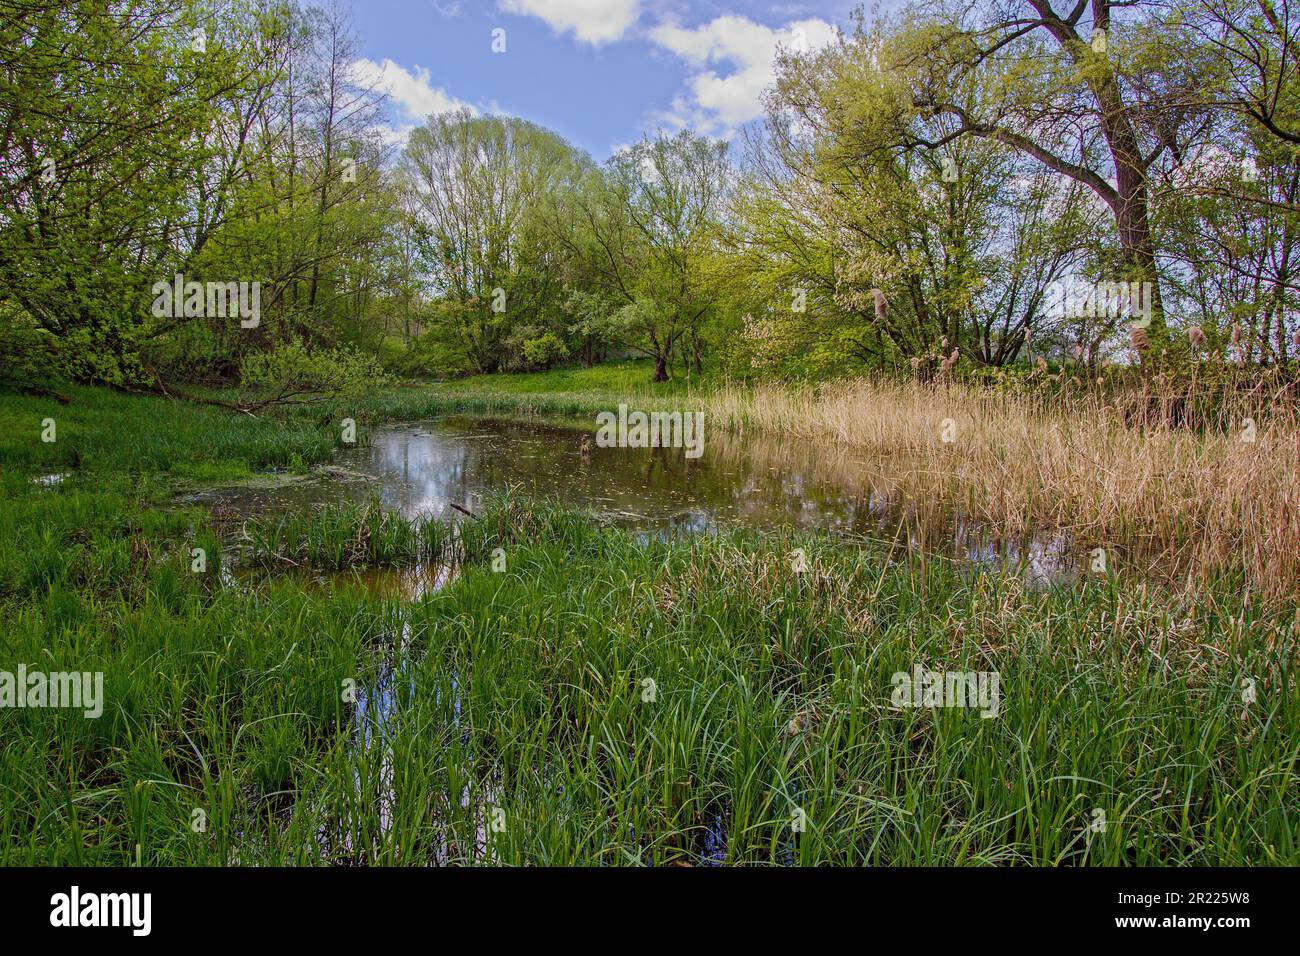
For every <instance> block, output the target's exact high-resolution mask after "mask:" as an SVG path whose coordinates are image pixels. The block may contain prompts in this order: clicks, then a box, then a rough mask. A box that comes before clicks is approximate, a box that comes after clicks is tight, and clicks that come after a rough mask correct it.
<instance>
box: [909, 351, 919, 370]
mask: <svg viewBox="0 0 1300 956" xmlns="http://www.w3.org/2000/svg"><path fill="white" fill-rule="evenodd" d="M908 361H910V362H911V363H912V371H913V372H915V371H916V370H917V369H918V368H920V367H921V359H920V357H919V356H916V355H913V356H912V357H911V358H910V359H909V360H908Z"/></svg>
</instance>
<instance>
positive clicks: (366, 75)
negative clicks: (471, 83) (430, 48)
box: [354, 58, 473, 121]
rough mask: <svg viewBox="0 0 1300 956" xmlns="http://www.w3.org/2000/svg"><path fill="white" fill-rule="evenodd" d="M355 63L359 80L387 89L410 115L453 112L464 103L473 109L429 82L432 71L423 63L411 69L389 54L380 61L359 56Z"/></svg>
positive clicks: (418, 118)
mask: <svg viewBox="0 0 1300 956" xmlns="http://www.w3.org/2000/svg"><path fill="white" fill-rule="evenodd" d="M354 66H355V69H356V73H357V79H358V80H360V81H361V82H362V83H365V84H366V85H367V86H375V87H378V88H380V89H383V90H387V91H388V94H389V95H390V96H391V97H392V98H393V101H394V102H395V103H397V105H398V106H400V107H401V108H402V110H403V111H404V112H405V113H406V115H407V117H408V118H410V119H413V120H416V121H422V120H424V119H425V117H427V116H428V115H429V114H430V113H450V112H451V111H452V110H458V109H460V108H461V107H466V108H468V109H470V110H473V107H472V106H470V104H469V103H466V102H464V101H463V100H458V99H456V97H454V96H452V95H451V94H450V93H448V92H447V91H446V90H444V89H443V88H442V87H435V86H434V85H433V84H432V83H430V82H429V71H428V70H427V69H425V68H424V67H422V66H418V65H417V66H416V67H415V68H414V70H408V69H406V67H404V66H402V65H401V64H400V63H395V62H393V61H392V60H390V59H387V58H385V59H384V60H382V61H381V62H379V63H376V62H375V61H374V60H357V62H356V63H355V64H354Z"/></svg>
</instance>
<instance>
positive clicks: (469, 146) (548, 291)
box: [402, 110, 582, 372]
mask: <svg viewBox="0 0 1300 956" xmlns="http://www.w3.org/2000/svg"><path fill="white" fill-rule="evenodd" d="M581 167H582V156H581V155H580V154H579V153H578V152H577V151H575V150H574V149H573V147H572V146H570V145H569V144H568V143H566V142H565V141H564V140H562V139H561V138H560V137H558V136H556V135H555V134H554V133H552V132H550V131H548V130H545V129H542V128H541V127H540V126H537V125H535V124H533V123H529V122H526V121H524V120H520V119H515V118H513V117H498V116H475V115H473V114H472V113H470V112H469V111H467V110H460V111H458V112H454V113H446V114H439V115H434V116H430V117H429V119H428V122H427V123H426V124H425V125H424V126H422V127H420V128H418V129H416V130H414V131H413V132H412V133H411V138H410V141H409V143H408V145H407V147H406V152H405V154H404V156H403V160H402V177H403V179H402V181H403V183H404V188H405V189H407V190H408V191H409V194H410V198H411V203H412V205H413V208H414V212H415V227H416V230H417V236H418V242H419V244H420V246H421V250H422V258H423V260H424V263H425V267H426V269H427V270H428V272H429V276H430V288H431V291H432V294H433V295H435V296H436V297H437V298H438V302H437V314H438V315H440V316H441V321H442V323H443V327H444V328H443V331H445V332H447V333H448V334H450V335H451V336H452V337H453V338H454V339H455V340H456V341H457V342H458V344H459V345H460V347H461V348H463V350H464V351H465V353H466V354H467V355H469V356H470V358H471V359H472V360H473V362H474V364H475V365H476V367H477V368H478V370H480V371H484V372H493V371H496V370H498V368H500V367H501V365H502V361H503V358H504V350H505V348H506V342H507V339H508V338H509V337H510V334H511V332H512V331H513V330H514V328H515V326H517V325H518V324H519V323H520V322H521V321H523V320H524V319H529V320H535V319H537V318H538V317H539V316H552V317H555V318H556V320H557V321H558V320H559V316H560V314H561V313H560V310H561V302H562V288H561V282H560V273H559V270H558V268H556V267H555V263H554V261H553V260H554V257H555V256H556V255H557V254H558V252H557V249H558V243H555V242H554V241H553V240H552V239H551V238H550V237H549V236H547V235H546V230H545V228H544V222H545V220H544V218H543V216H542V212H543V209H544V207H545V203H546V201H547V197H548V196H550V195H551V194H553V193H555V192H558V191H561V190H563V189H564V188H565V184H566V183H568V182H569V181H571V180H572V179H574V178H575V177H577V176H578V175H579V170H580V169H581Z"/></svg>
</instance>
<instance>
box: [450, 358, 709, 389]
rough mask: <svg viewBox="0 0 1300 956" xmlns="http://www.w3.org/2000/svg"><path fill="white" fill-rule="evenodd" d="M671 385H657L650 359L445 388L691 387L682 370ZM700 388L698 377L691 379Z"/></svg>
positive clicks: (479, 379) (473, 379) (473, 380)
mask: <svg viewBox="0 0 1300 956" xmlns="http://www.w3.org/2000/svg"><path fill="white" fill-rule="evenodd" d="M673 374H674V377H673V379H672V380H671V381H668V382H659V383H656V382H654V381H653V378H654V362H652V361H650V360H649V359H624V360H622V361H616V362H607V363H604V364H601V365H596V366H593V367H592V368H582V367H580V366H574V367H567V368H555V369H550V370H548V371H545V372H518V373H503V374H496V375H471V376H469V377H467V378H462V379H457V380H455V381H453V382H448V383H447V384H446V386H445V388H446V389H447V390H448V391H457V392H495V393H507V394H520V393H538V392H566V393H579V394H580V393H589V392H607V393H613V394H617V395H658V396H665V395H674V394H677V393H679V392H682V391H684V390H685V389H686V388H687V387H688V383H687V382H686V381H685V380H684V379H683V377H682V374H681V369H680V368H676V367H675V368H674V369H673ZM692 379H694V380H695V381H696V384H697V385H698V384H699V382H700V379H699V377H697V376H694V375H693V376H692Z"/></svg>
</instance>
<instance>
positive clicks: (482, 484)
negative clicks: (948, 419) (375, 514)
mask: <svg viewBox="0 0 1300 956" xmlns="http://www.w3.org/2000/svg"><path fill="white" fill-rule="evenodd" d="M582 434H583V432H581V431H578V430H574V429H572V428H564V427H557V426H555V425H552V424H545V423H536V422H513V421H498V420H484V419H477V420H476V419H441V420H439V421H436V422H433V423H431V424H429V425H427V426H423V427H420V428H413V427H409V426H408V427H399V428H393V429H376V430H375V432H373V433H372V445H371V447H370V449H369V450H368V465H369V470H370V471H371V472H372V473H373V474H375V475H376V476H377V477H379V478H380V479H381V480H382V491H381V496H382V500H383V501H384V503H385V504H386V505H388V506H389V507H393V508H396V509H399V510H401V511H402V512H403V513H404V514H407V515H416V514H431V513H432V514H439V513H442V512H444V511H445V510H446V509H447V507H448V503H449V502H455V503H457V504H459V505H461V506H462V507H470V508H472V507H474V506H475V504H476V503H477V501H478V500H479V499H480V498H481V496H485V495H491V494H493V493H495V492H499V491H501V490H503V489H504V488H506V487H507V486H514V487H518V488H520V489H522V490H523V491H525V492H528V493H531V494H534V495H537V496H539V497H546V498H551V499H554V500H558V501H560V502H562V503H564V504H568V505H573V506H578V507H585V508H593V509H595V510H600V511H604V512H607V513H611V514H614V515H616V516H621V518H622V519H623V520H625V521H627V520H630V521H631V522H632V523H633V524H636V525H639V526H643V527H657V528H676V529H680V530H685V531H705V530H711V529H713V528H715V527H717V526H718V525H719V524H727V523H741V524H747V525H753V526H757V527H776V526H781V525H794V526H797V527H804V528H822V529H825V530H829V531H834V532H839V533H843V534H849V535H853V536H858V537H868V538H876V539H886V540H893V541H897V542H899V544H900V545H902V546H904V547H911V548H919V549H923V550H927V551H940V552H946V553H950V554H953V555H955V556H959V557H962V558H963V559H965V560H969V561H974V562H977V563H983V562H986V561H990V560H995V559H996V557H997V556H1001V557H1002V558H1004V559H1005V558H1006V557H1008V556H1013V557H1017V556H1024V557H1026V558H1032V559H1033V562H1034V564H1035V565H1043V566H1050V565H1051V564H1052V563H1053V561H1054V560H1056V559H1057V558H1058V556H1059V555H1060V554H1061V553H1063V552H1067V551H1068V547H1067V546H1066V545H1065V544H1064V543H1063V542H1061V541H1059V540H1051V539H1045V538H1039V537H1037V536H1029V537H1028V538H1026V539H1025V540H1020V541H1013V542H1007V541H1003V540H1001V539H1000V538H999V537H998V536H997V535H993V534H990V532H989V529H987V528H986V527H982V526H980V525H977V524H974V523H972V522H970V521H968V520H966V519H965V518H964V517H963V515H962V513H961V510H960V508H958V507H955V506H954V505H953V500H952V495H951V491H952V489H951V485H950V481H949V479H947V478H946V477H945V476H943V475H937V476H936V475H931V474H925V473H922V472H919V471H917V470H916V469H915V467H913V465H912V463H911V462H910V461H907V460H890V459H885V458H874V459H871V460H869V461H868V460H863V457H862V452H861V451H860V450H857V449H852V448H848V447H845V446H841V445H836V444H812V443H808V442H797V441H794V440H790V439H784V438H781V437H779V436H771V435H752V434H747V435H736V434H733V433H728V432H722V431H717V430H713V431H709V432H708V433H707V438H706V442H705V446H704V454H703V456H702V457H700V458H696V459H688V458H687V457H686V454H685V450H684V449H681V448H601V447H592V446H591V445H590V443H587V444H586V445H584V443H583V442H582V440H581V436H582Z"/></svg>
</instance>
